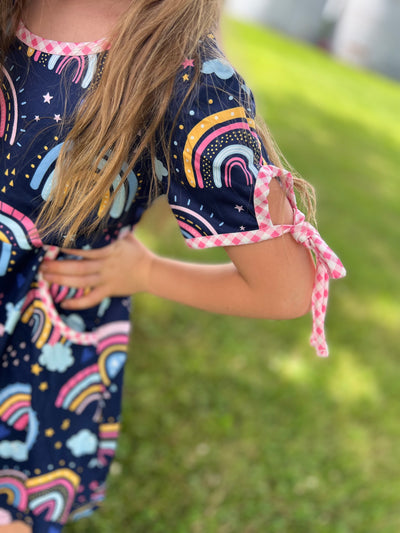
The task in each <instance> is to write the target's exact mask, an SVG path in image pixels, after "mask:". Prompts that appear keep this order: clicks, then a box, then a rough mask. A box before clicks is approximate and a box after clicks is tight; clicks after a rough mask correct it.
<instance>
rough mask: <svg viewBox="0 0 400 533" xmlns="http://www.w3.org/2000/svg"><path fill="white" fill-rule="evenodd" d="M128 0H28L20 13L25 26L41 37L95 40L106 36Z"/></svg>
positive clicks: (73, 40) (67, 40) (126, 5)
mask: <svg viewBox="0 0 400 533" xmlns="http://www.w3.org/2000/svg"><path fill="white" fill-rule="evenodd" d="M130 3H131V2H130V0H30V1H29V2H27V6H26V9H25V12H24V15H23V21H24V23H25V25H26V26H27V28H28V29H29V30H30V31H31V32H32V33H34V34H36V35H39V36H40V37H43V38H45V39H51V40H54V41H63V42H85V41H96V40H98V39H101V38H103V37H105V36H107V35H108V34H109V33H110V32H111V30H112V28H113V26H114V24H115V23H116V21H117V20H118V18H119V16H120V15H121V14H122V13H123V12H124V11H125V10H126V9H127V8H128V7H129V4H130Z"/></svg>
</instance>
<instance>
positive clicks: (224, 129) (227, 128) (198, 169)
mask: <svg viewBox="0 0 400 533" xmlns="http://www.w3.org/2000/svg"><path fill="white" fill-rule="evenodd" d="M238 128H242V129H245V130H247V131H248V132H249V133H252V131H251V129H250V126H249V124H248V123H247V122H235V123H234V124H228V126H224V127H222V128H218V129H217V130H216V131H213V132H212V133H210V135H207V137H206V138H205V139H204V141H203V142H202V143H201V144H200V146H199V147H198V149H197V150H196V154H195V156H194V170H195V173H196V177H197V183H198V185H199V187H200V188H201V189H203V188H204V182H203V178H202V176H201V157H202V155H203V152H204V150H205V149H206V148H207V146H208V145H209V144H210V143H211V142H212V141H213V140H214V139H216V138H217V137H219V136H220V135H223V134H224V133H227V132H229V131H233V130H236V129H238ZM185 156H186V154H184V157H185Z"/></svg>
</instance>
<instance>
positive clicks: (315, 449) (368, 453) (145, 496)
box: [67, 21, 400, 533]
mask: <svg viewBox="0 0 400 533" xmlns="http://www.w3.org/2000/svg"><path fill="white" fill-rule="evenodd" d="M225 34H226V49H227V52H228V54H229V56H230V57H231V59H232V60H233V58H234V63H235V65H236V66H237V67H238V69H239V70H240V71H241V73H242V74H243V75H244V76H245V78H246V79H247V82H248V84H249V85H250V86H251V87H252V88H253V90H254V93H255V95H256V99H257V102H258V108H259V111H260V113H261V114H262V115H263V116H264V117H265V119H266V120H267V122H268V125H269V126H270V128H271V130H272V132H273V134H274V136H275V138H276V140H277V141H278V143H279V145H280V147H281V149H282V151H283V152H284V153H285V155H286V156H287V158H288V160H289V161H290V162H291V163H292V164H293V165H294V166H295V167H296V168H297V170H298V171H300V172H301V173H302V174H303V176H304V177H306V178H307V179H309V180H310V181H311V182H312V183H313V184H314V185H315V187H316V189H317V192H318V198H319V214H318V219H319V229H320V231H321V233H322V235H323V236H324V238H325V239H326V240H327V241H328V243H329V244H330V245H331V246H332V247H333V249H335V251H337V253H338V254H339V255H340V257H341V258H342V260H343V262H344V263H345V265H346V267H347V269H348V277H347V278H346V279H345V280H342V281H340V282H334V283H332V285H331V298H330V307H329V312H328V319H327V330H328V340H329V344H330V351H331V355H330V358H329V359H328V360H320V359H318V358H317V357H316V356H315V355H314V352H313V351H312V349H311V348H310V347H309V346H308V337H309V333H310V318H309V317H306V318H302V319H300V320H296V321H291V322H268V321H263V320H248V319H239V318H233V317H218V316H213V315H209V314H207V313H203V312H200V311H196V310H192V309H188V308H185V307H182V306H179V305H176V304H172V303H169V302H166V301H161V300H158V299H156V298H152V297H150V296H146V295H141V296H140V297H137V298H136V304H135V312H134V323H135V329H134V334H133V339H132V346H131V350H130V354H129V361H128V364H127V370H126V386H125V398H124V402H125V403H124V409H123V431H122V435H121V438H120V443H119V449H118V453H117V459H116V463H117V466H119V467H120V468H119V469H118V468H115V469H114V470H115V473H114V474H113V475H111V476H110V483H109V495H108V498H107V500H106V503H105V505H104V508H103V509H102V511H101V512H99V513H97V514H96V515H94V516H93V518H91V519H88V520H82V521H81V522H79V523H77V524H74V525H72V526H70V527H69V528H67V531H69V532H70V533H84V532H92V531H98V532H99V533H106V532H122V531H129V532H132V533H264V532H266V533H375V532H376V533H398V532H399V531H400V510H399V493H400V466H399V465H400V446H399V444H398V443H399V441H400V425H399V423H398V403H399V400H400V398H399V386H398V382H399V370H398V364H399V358H400V348H399V344H400V342H399V341H400V335H399V330H400V328H399V325H400V303H399V302H400V282H399V279H400V278H399V274H398V269H399V265H400V246H399V237H400V229H399V228H400V225H399V215H400V207H399V205H400V204H399V197H400V185H399V168H400V152H399V146H400V128H399V124H398V117H399V116H400V86H399V85H397V84H395V83H393V82H391V81H389V80H386V79H383V78H380V77H378V76H375V75H373V74H371V73H367V72H363V71H358V70H354V69H352V68H350V67H347V66H345V65H342V64H340V63H338V62H336V61H335V60H334V59H332V58H331V57H329V56H327V55H326V54H325V53H323V52H320V51H318V50H315V49H313V48H310V47H307V46H305V45H304V44H300V43H296V42H293V41H290V40H287V39H286V38H284V37H281V36H279V35H276V34H274V33H271V32H269V31H266V30H263V29H259V28H256V27H250V26H246V25H242V24H239V23H237V22H232V21H229V22H228V21H227V22H226V25H225ZM141 236H142V237H143V238H144V239H145V240H146V242H147V243H148V244H149V245H150V246H152V247H153V248H154V249H156V250H158V251H159V252H160V253H164V254H168V255H174V256H179V257H183V258H186V259H187V258H194V259H195V260H196V261H198V260H202V259H204V260H219V259H221V258H222V257H223V256H222V255H221V253H222V252H221V251H219V250H217V251H211V252H210V251H207V252H201V253H200V252H198V253H195V252H190V251H189V250H186V249H185V248H184V245H183V244H182V239H181V238H180V236H179V235H178V231H177V228H176V225H175V223H174V221H173V220H172V219H171V216H170V215H169V213H168V211H167V208H166V206H165V205H164V204H163V203H160V204H159V206H158V209H155V210H152V211H151V212H150V213H149V214H148V216H147V220H146V221H145V223H144V225H143V228H142V229H141ZM119 470H121V472H119Z"/></svg>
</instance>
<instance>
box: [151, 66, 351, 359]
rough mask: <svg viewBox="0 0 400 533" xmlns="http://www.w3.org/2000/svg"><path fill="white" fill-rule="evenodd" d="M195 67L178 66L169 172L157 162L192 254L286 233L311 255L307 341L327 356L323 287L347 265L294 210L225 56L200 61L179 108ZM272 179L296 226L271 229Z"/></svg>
mask: <svg viewBox="0 0 400 533" xmlns="http://www.w3.org/2000/svg"><path fill="white" fill-rule="evenodd" d="M193 67H194V61H192V60H190V59H188V60H186V61H185V62H184V64H183V65H182V70H181V72H180V74H179V79H178V85H177V92H176V94H177V99H176V100H177V101H176V102H175V105H176V108H175V109H173V112H172V113H171V117H172V116H173V117H175V118H174V120H172V118H171V126H170V128H171V130H170V131H171V132H172V144H171V153H170V154H169V157H170V160H169V168H170V169H171V175H170V176H169V175H168V171H167V168H166V166H168V165H166V161H163V160H162V158H160V159H157V161H156V167H157V174H158V176H159V179H160V180H161V181H162V182H163V185H164V189H165V192H166V194H167V195H168V201H169V204H170V206H171V209H172V211H173V213H174V215H175V217H176V220H177V222H178V224H179V227H180V229H181V232H182V234H183V236H184V238H185V239H186V243H187V244H188V246H190V247H191V248H197V249H201V248H206V247H212V246H233V245H243V244H250V243H256V242H260V241H263V240H268V239H271V238H276V237H279V236H281V235H283V234H284V233H291V234H292V235H293V237H294V238H295V240H297V241H298V242H301V243H302V244H303V245H304V246H306V247H307V248H309V249H310V250H312V252H313V253H314V256H315V260H316V279H315V284H314V291H313V296H312V313H313V333H312V337H311V344H312V345H313V346H314V347H315V348H316V351H317V353H318V355H320V356H326V355H328V349H327V345H326V340H325V333H324V319H325V313H326V305H327V298H328V282H329V278H339V277H343V276H344V275H345V270H344V267H343V265H342V263H341V262H340V260H339V258H338V257H337V256H336V255H335V254H334V252H332V250H330V248H329V247H328V246H327V244H326V243H325V242H324V241H323V240H322V239H321V237H320V236H319V234H318V232H317V230H316V229H315V228H314V227H313V226H311V224H309V223H308V222H306V220H305V217H304V215H303V214H302V213H301V212H300V211H299V210H298V209H297V206H296V198H295V195H294V191H293V180H292V176H291V175H290V173H289V172H287V171H285V170H283V169H280V168H277V167H275V166H273V165H272V164H271V161H270V160H269V158H268V154H267V152H266V149H265V147H264V146H263V144H262V143H261V141H260V138H259V136H258V135H257V130H256V125H255V104H254V99H253V96H252V93H251V91H250V90H249V88H248V87H247V86H246V84H245V82H244V81H243V79H242V78H241V77H240V76H239V75H238V74H237V73H236V72H235V70H234V69H233V68H232V66H231V65H230V64H229V63H228V62H227V61H226V60H225V59H224V58H223V57H218V58H215V57H214V58H211V59H205V60H204V62H203V64H202V66H201V77H200V81H199V83H198V85H197V86H196V88H195V90H194V91H193V92H192V93H191V95H190V97H189V98H186V99H185V98H183V102H184V103H183V105H182V102H181V98H182V95H184V94H185V84H189V83H190V79H191V76H192V72H193ZM179 95H180V96H179ZM178 110H179V111H178ZM272 179H278V180H279V181H280V183H281V186H282V187H283V188H284V189H285V192H286V194H287V197H288V199H289V201H290V203H291V206H292V209H293V218H294V222H293V225H279V226H278V225H273V224H272V221H271V217H270V214H269V209H268V195H269V184H270V182H271V180H272Z"/></svg>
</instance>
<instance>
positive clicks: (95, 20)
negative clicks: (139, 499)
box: [0, 0, 344, 533]
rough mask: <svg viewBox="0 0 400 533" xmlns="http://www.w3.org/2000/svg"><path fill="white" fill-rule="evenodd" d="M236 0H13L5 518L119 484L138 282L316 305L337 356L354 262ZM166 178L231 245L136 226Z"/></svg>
mask: <svg viewBox="0 0 400 533" xmlns="http://www.w3.org/2000/svg"><path fill="white" fill-rule="evenodd" d="M219 10H220V5H219V1H218V0H131V1H130V0H118V1H116V0H85V1H83V0H69V1H68V2H66V1H65V0H51V1H46V0H30V1H29V2H28V1H23V0H14V1H12V0H2V6H1V13H0V19H1V20H0V28H1V35H0V61H1V65H2V87H1V89H2V90H1V92H0V147H1V171H0V176H1V183H0V195H1V197H0V293H1V294H0V297H1V307H0V335H1V336H0V344H1V347H0V354H1V359H0V365H1V367H0V368H1V374H0V465H1V472H0V531H1V533H9V532H14V533H15V532H19V531H21V532H22V531H34V532H40V533H56V532H59V531H61V530H62V528H63V525H64V524H65V523H66V522H67V520H68V519H69V518H75V519H77V518H80V517H82V516H86V515H88V514H90V513H91V512H92V511H93V510H94V509H95V508H96V507H97V506H98V505H99V502H100V501H101V500H102V499H103V498H104V493H105V481H106V477H107V472H108V470H109V466H110V463H111V460H112V457H113V455H114V452H115V446H116V439H117V435H118V430H119V422H118V421H119V413H120V400H121V388H122V375H123V366H124V363H125V359H126V346H127V342H128V336H129V325H130V322H129V302H130V299H129V296H130V295H132V294H134V293H137V292H140V291H147V292H150V293H152V294H156V295H158V296H161V297H164V298H169V299H172V300H175V301H177V302H181V303H183V304H187V305H192V306H196V307H198V308H200V309H205V310H209V311H212V312H217V313H229V314H235V315H243V316H253V317H264V318H270V319H288V318H294V317H297V316H300V315H303V314H305V313H307V312H308V311H309V309H310V307H312V310H313V318H314V327H313V335H312V344H313V345H314V346H315V348H316V349H317V352H318V354H319V355H327V348H326V343H325V338H324V330H323V323H324V316H325V311H326V301H327V294H328V292H327V291H328V280H329V278H330V277H334V278H338V277H342V276H343V275H344V269H343V267H342V265H341V263H340V261H339V259H338V258H337V257H336V256H335V254H334V253H333V252H332V251H331V250H330V249H329V248H328V246H327V245H326V244H325V243H324V241H322V239H321V238H320V237H319V235H318V233H317V231H316V230H315V229H314V228H313V226H311V225H310V224H309V223H308V222H306V221H305V219H304V216H303V215H302V213H301V212H300V211H298V209H297V207H296V204H295V198H294V193H293V179H292V177H291V175H290V174H289V173H288V172H286V171H284V170H282V169H281V168H280V162H279V158H278V156H277V155H276V152H275V151H274V149H273V146H272V144H271V141H270V140H269V138H268V136H267V135H265V134H264V133H263V130H262V129H261V128H260V127H259V126H258V125H257V124H256V122H255V106H254V101H253V98H252V95H251V92H250V90H249V89H248V87H247V86H246V84H245V82H244V81H243V80H242V79H241V78H240V76H239V75H238V74H237V73H236V72H235V71H234V69H233V68H232V67H231V65H230V64H229V63H228V62H227V61H226V59H225V58H224V57H223V55H222V53H221V52H220V50H219V49H218V46H217V44H216V41H215V37H214V35H213V33H215V31H216V29H217V21H218V16H219ZM265 77H266V82H267V80H268V73H266V76H265ZM294 185H295V186H296V188H297V189H298V190H299V191H300V192H302V193H303V196H304V197H306V199H307V190H309V189H307V187H306V184H305V183H304V182H302V181H301V180H299V179H295V180H294ZM163 193H165V194H167V195H168V199H169V203H170V205H171V208H172V210H173V212H174V214H175V216H176V219H177V221H178V224H179V226H180V228H181V230H182V233H183V235H184V237H185V238H186V239H187V243H188V244H189V246H191V247H193V248H205V247H209V246H224V247H225V249H226V252H227V254H228V256H229V259H230V262H228V263H227V264H223V265H197V264H192V263H184V262H181V261H175V260H170V259H166V258H163V257H159V256H157V255H155V254H154V253H152V252H151V251H149V250H148V249H147V248H146V247H145V246H143V245H142V244H141V243H140V242H139V241H138V240H137V239H136V238H135V237H134V235H133V233H132V231H131V230H132V228H133V226H134V225H135V224H137V222H138V221H139V220H140V218H141V216H142V214H143V212H144V211H145V210H146V208H147V207H148V205H149V204H150V203H151V200H152V199H154V198H155V197H156V196H158V195H160V194H163ZM236 245H240V246H236ZM309 250H312V251H313V252H314V254H315V258H316V266H314V262H313V261H312V258H311V255H310V251H309Z"/></svg>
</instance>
